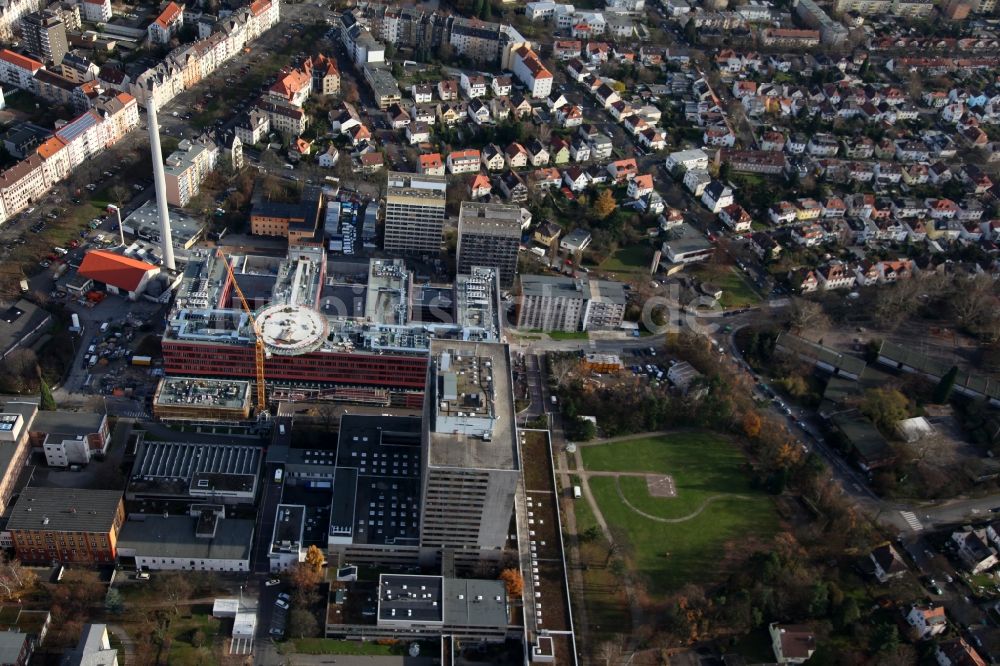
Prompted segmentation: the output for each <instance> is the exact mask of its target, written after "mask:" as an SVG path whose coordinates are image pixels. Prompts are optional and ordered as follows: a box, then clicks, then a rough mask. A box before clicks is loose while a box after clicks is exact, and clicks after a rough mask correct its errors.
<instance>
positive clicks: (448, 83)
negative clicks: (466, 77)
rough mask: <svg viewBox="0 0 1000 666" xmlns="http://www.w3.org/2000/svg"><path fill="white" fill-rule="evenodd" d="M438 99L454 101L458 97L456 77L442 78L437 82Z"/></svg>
mask: <svg viewBox="0 0 1000 666" xmlns="http://www.w3.org/2000/svg"><path fill="white" fill-rule="evenodd" d="M437 94H438V99H440V100H441V101H442V102H453V101H455V100H457V99H458V82H457V81H455V79H441V80H440V81H438V84H437Z"/></svg>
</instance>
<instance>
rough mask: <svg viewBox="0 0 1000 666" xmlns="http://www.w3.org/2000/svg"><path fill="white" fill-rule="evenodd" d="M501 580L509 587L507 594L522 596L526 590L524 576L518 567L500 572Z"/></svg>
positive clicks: (509, 595) (512, 596)
mask: <svg viewBox="0 0 1000 666" xmlns="http://www.w3.org/2000/svg"><path fill="white" fill-rule="evenodd" d="M500 580H502V581H503V584H504V587H506V588H507V596H508V597H511V598H514V597H519V596H521V593H522V592H524V578H523V577H522V576H521V572H520V570H518V569H504V570H503V571H501V572H500Z"/></svg>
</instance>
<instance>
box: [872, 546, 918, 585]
mask: <svg viewBox="0 0 1000 666" xmlns="http://www.w3.org/2000/svg"><path fill="white" fill-rule="evenodd" d="M868 557H869V559H870V560H871V564H872V569H873V571H872V573H873V575H874V576H875V579H876V580H877V581H878V582H880V583H887V582H889V580H890V579H893V578H899V577H900V576H902V575H903V574H905V573H906V572H907V571H909V569H908V568H907V566H906V563H905V562H904V561H903V558H902V557H900V556H899V553H898V552H897V551H896V549H895V548H893V546H892V544H891V543H884V544H882V545H881V546H879V547H877V548H875V549H874V550H873V551H872V552H871V553H870V554H869V555H868Z"/></svg>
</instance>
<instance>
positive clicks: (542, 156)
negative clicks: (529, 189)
mask: <svg viewBox="0 0 1000 666" xmlns="http://www.w3.org/2000/svg"><path fill="white" fill-rule="evenodd" d="M526 148H527V151H528V161H529V162H531V166H534V167H541V166H545V165H547V164H548V163H549V149H548V148H546V147H545V145H544V144H543V143H542V142H541V141H539V140H538V139H532V140H531V141H529V142H528V145H527V146H526Z"/></svg>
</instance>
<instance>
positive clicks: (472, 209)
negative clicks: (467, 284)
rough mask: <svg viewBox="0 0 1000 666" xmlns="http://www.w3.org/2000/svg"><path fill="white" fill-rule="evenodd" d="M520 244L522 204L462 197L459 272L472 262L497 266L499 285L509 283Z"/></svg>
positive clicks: (470, 268)
mask: <svg viewBox="0 0 1000 666" xmlns="http://www.w3.org/2000/svg"><path fill="white" fill-rule="evenodd" d="M520 244H521V209H520V207H519V206H511V205H507V204H497V203H481V202H474V201H463V202H462V206H461V209H460V211H459V215H458V272H459V273H468V272H469V271H470V270H472V267H473V266H485V267H487V268H495V269H496V270H497V271H499V273H500V285H501V286H503V287H509V286H510V285H512V284H513V283H514V276H515V275H516V273H517V251H518V248H519V247H520Z"/></svg>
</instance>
